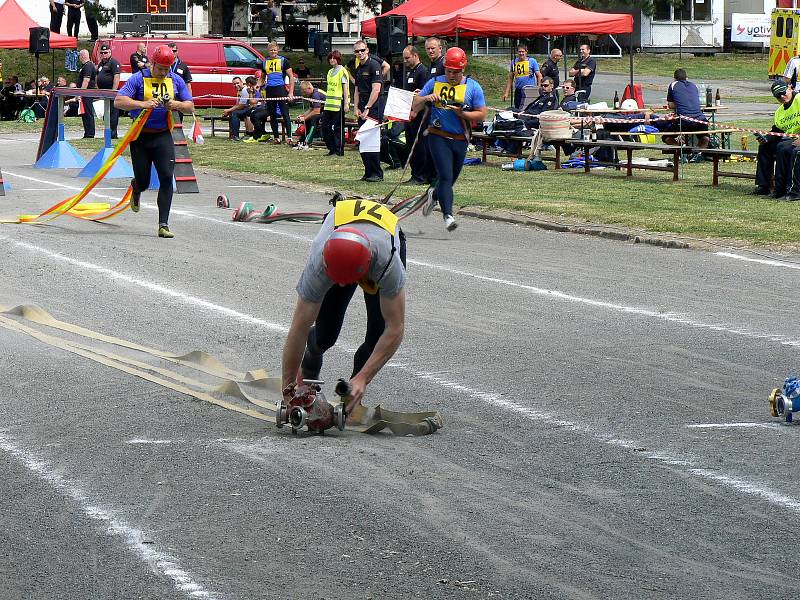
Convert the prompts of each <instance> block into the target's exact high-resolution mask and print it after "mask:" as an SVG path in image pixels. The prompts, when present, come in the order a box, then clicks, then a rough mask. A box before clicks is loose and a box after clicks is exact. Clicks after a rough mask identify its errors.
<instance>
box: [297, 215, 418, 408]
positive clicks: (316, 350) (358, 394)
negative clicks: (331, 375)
mask: <svg viewBox="0 0 800 600" xmlns="http://www.w3.org/2000/svg"><path fill="white" fill-rule="evenodd" d="M405 263H406V243H405V235H404V234H403V231H402V230H401V229H400V227H399V225H398V220H397V216H396V215H394V214H393V213H392V212H391V211H390V210H389V209H388V208H386V207H385V206H384V205H382V204H379V203H377V202H372V201H370V200H339V201H338V202H336V205H335V207H334V209H333V210H332V211H330V212H329V213H328V214H327V215H326V217H325V220H324V221H323V223H322V227H321V228H320V230H319V233H318V234H317V236H316V237H315V238H314V241H313V242H312V244H311V251H310V252H309V256H308V259H307V261H306V266H305V269H304V270H303V273H302V275H301V276H300V281H299V283H298V284H297V288H296V290H297V296H298V298H297V305H296V306H295V310H294V316H293V317H292V324H291V326H290V327H289V333H288V335H287V337H286V343H285V345H284V348H283V359H282V382H283V390H284V398H285V399H286V400H288V399H289V398H291V397H292V395H293V393H294V390H295V387H296V386H298V385H302V384H303V383H302V382H303V379H319V376H320V371H321V370H322V356H323V354H324V353H325V351H326V350H328V349H329V348H330V347H331V346H333V345H334V344H335V343H336V340H337V338H338V337H339V332H340V331H341V329H342V323H343V322H344V316H345V312H346V311H347V306H348V305H349V303H350V300H351V299H352V297H353V294H354V293H355V291H356V288H357V287H359V286H360V287H361V288H362V289H363V293H364V303H365V304H366V309H367V331H366V335H365V337H364V342H363V343H362V344H361V346H360V347H359V348H358V350H357V351H356V353H355V356H354V358H353V371H352V374H351V376H350V385H351V388H352V391H351V395H350V397H349V399H348V402H347V412H348V414H351V413H353V411H354V410H356V411H357V412H356V413H354V415H353V418H354V419H355V420H358V413H359V412H360V410H361V409H359V408H358V407H359V406H360V405H361V400H362V398H363V396H364V390H365V389H366V387H367V385H368V384H369V383H370V382H371V381H372V379H373V378H374V377H375V376H376V375H377V374H378V371H380V369H381V367H383V365H385V364H386V362H387V361H388V360H389V359H390V358H391V357H392V356H393V355H394V353H395V351H396V350H397V348H398V347H399V346H400V342H401V341H402V339H403V331H404V328H405V305H406V300H405V282H406V267H405Z"/></svg>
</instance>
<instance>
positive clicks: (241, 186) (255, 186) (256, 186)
mask: <svg viewBox="0 0 800 600" xmlns="http://www.w3.org/2000/svg"><path fill="white" fill-rule="evenodd" d="M266 186H267V184H261V185H226V186H225V187H229V188H263V187H266Z"/></svg>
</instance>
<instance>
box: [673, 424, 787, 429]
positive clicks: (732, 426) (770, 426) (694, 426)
mask: <svg viewBox="0 0 800 600" xmlns="http://www.w3.org/2000/svg"><path fill="white" fill-rule="evenodd" d="M686 427H689V428H690V429H750V428H753V429H758V428H762V429H784V428H785V427H786V426H785V425H781V424H780V423H690V424H689V425H687V426H686Z"/></svg>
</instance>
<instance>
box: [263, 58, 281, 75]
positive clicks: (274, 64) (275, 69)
mask: <svg viewBox="0 0 800 600" xmlns="http://www.w3.org/2000/svg"><path fill="white" fill-rule="evenodd" d="M264 70H265V71H266V72H267V74H269V73H280V72H281V59H280V58H270V59H267V60H265V61H264Z"/></svg>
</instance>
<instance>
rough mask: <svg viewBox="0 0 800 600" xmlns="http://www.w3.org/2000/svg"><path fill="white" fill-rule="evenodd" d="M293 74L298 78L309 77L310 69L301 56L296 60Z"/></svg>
mask: <svg viewBox="0 0 800 600" xmlns="http://www.w3.org/2000/svg"><path fill="white" fill-rule="evenodd" d="M294 74H295V75H296V76H297V78H298V79H308V78H309V77H311V69H309V68H308V67H307V66H306V61H305V60H303V59H302V58H301V59H300V60H298V61H297V70H296V71H295V72H294Z"/></svg>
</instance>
